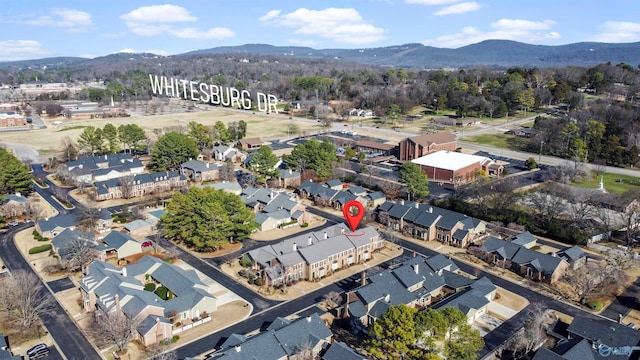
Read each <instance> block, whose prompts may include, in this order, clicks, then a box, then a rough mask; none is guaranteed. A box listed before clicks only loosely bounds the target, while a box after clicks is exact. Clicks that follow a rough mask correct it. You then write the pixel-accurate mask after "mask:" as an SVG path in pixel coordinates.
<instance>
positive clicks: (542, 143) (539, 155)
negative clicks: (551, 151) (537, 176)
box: [538, 141, 544, 167]
mask: <svg viewBox="0 0 640 360" xmlns="http://www.w3.org/2000/svg"><path fill="white" fill-rule="evenodd" d="M542 145H544V141H540V152H539V153H538V167H540V163H541V162H542Z"/></svg>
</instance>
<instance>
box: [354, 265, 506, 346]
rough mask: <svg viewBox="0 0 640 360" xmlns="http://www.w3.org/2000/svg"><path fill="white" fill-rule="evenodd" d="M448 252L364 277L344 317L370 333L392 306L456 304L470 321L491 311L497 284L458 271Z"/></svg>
mask: <svg viewBox="0 0 640 360" xmlns="http://www.w3.org/2000/svg"><path fill="white" fill-rule="evenodd" d="M458 270H459V269H458V267H457V266H456V265H455V264H454V263H453V262H452V261H451V260H450V259H448V258H446V257H445V256H444V255H441V254H440V255H436V256H434V257H431V258H427V259H425V258H423V257H420V256H416V257H413V258H411V259H409V260H408V261H405V262H404V263H403V264H401V265H400V266H398V267H395V268H392V269H387V270H384V271H381V272H379V273H377V274H373V275H371V276H369V277H368V278H365V277H364V273H363V279H362V284H363V285H362V286H361V287H359V288H357V289H356V290H354V291H353V292H351V293H349V294H348V295H347V301H346V302H345V306H344V312H343V316H346V317H349V318H350V322H351V324H352V326H353V327H354V329H355V331H356V333H357V332H360V331H364V332H366V331H367V330H366V329H367V327H369V326H370V325H371V324H373V322H374V321H375V320H376V319H377V318H379V317H380V316H382V315H383V314H384V313H385V312H386V311H387V309H389V307H390V306H395V305H399V304H404V305H407V306H411V307H415V308H418V309H423V308H425V307H430V306H437V307H455V308H458V309H460V310H462V311H463V312H464V313H465V314H466V315H467V316H468V320H469V322H473V321H474V320H475V319H476V318H477V317H478V316H480V315H481V314H483V313H485V312H486V311H487V307H488V305H489V302H490V301H491V300H493V298H494V296H495V293H496V287H495V285H493V284H492V283H491V282H490V281H489V280H488V279H486V278H481V279H479V280H474V279H471V278H469V277H465V276H463V275H460V274H459V273H458Z"/></svg>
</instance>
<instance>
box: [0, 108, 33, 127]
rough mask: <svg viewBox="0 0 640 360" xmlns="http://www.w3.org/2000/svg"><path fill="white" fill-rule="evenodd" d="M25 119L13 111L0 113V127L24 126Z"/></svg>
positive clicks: (25, 123)
mask: <svg viewBox="0 0 640 360" xmlns="http://www.w3.org/2000/svg"><path fill="white" fill-rule="evenodd" d="M26 125H27V120H26V119H25V117H24V116H22V115H20V114H18V113H16V112H15V111H10V112H2V113H0V127H13V126H26Z"/></svg>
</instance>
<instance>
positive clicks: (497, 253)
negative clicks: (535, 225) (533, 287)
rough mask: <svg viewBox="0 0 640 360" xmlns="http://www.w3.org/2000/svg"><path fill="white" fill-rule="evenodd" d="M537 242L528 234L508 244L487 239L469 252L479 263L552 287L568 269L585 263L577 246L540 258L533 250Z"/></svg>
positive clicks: (503, 241)
mask: <svg viewBox="0 0 640 360" xmlns="http://www.w3.org/2000/svg"><path fill="white" fill-rule="evenodd" d="M534 246H536V238H535V237H534V236H533V235H532V234H531V233H529V232H524V233H521V234H518V235H515V236H513V237H512V238H510V239H509V241H507V240H502V239H498V238H496V237H493V236H489V237H488V238H487V240H486V241H485V242H484V243H483V244H482V245H481V246H479V247H478V248H476V249H475V250H474V249H470V252H471V253H473V254H475V255H476V256H478V257H479V258H480V259H482V260H484V261H486V262H488V263H491V264H494V265H495V266H499V267H502V268H505V269H509V270H512V271H513V272H515V273H517V274H519V275H521V276H524V277H526V278H527V279H532V280H536V281H546V282H549V283H554V282H556V281H557V280H559V279H561V278H562V277H563V276H564V274H565V272H566V271H567V269H569V268H571V269H574V270H575V269H579V268H580V267H581V266H583V265H584V264H585V263H586V261H587V254H586V253H585V252H584V251H582V249H580V247H578V246H571V247H567V248H565V249H562V250H560V251H558V252H557V253H551V254H543V253H541V252H538V251H535V250H532V249H531V248H532V247H534Z"/></svg>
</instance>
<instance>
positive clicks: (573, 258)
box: [556, 245, 587, 270]
mask: <svg viewBox="0 0 640 360" xmlns="http://www.w3.org/2000/svg"><path fill="white" fill-rule="evenodd" d="M556 255H557V256H558V257H560V258H562V259H564V260H566V261H567V262H568V263H569V268H570V269H572V270H577V269H579V268H581V267H582V266H584V265H585V264H586V263H587V253H585V252H584V251H583V250H582V249H581V248H580V247H579V246H578V245H574V246H571V247H568V248H565V249H562V250H560V251H558V252H557V253H556Z"/></svg>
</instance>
